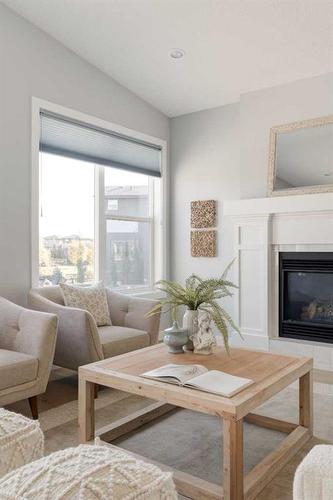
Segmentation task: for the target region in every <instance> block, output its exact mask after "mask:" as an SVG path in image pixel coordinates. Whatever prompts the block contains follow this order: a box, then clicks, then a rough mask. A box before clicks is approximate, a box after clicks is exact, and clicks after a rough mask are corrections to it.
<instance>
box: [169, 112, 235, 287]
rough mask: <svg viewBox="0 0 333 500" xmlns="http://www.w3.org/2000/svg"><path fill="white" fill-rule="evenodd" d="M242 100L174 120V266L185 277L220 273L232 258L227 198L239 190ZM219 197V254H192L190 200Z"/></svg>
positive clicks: (178, 275) (180, 277)
mask: <svg viewBox="0 0 333 500" xmlns="http://www.w3.org/2000/svg"><path fill="white" fill-rule="evenodd" d="M239 130H240V123H239V104H231V105H228V106H223V107H220V108H216V109H211V110H207V111H200V112H197V113H192V114H189V115H184V116H181V117H177V118H173V119H172V120H171V165H172V168H171V200H170V205H171V221H172V237H171V269H172V275H173V277H174V278H175V279H177V280H181V281H184V280H185V278H186V277H187V276H189V275H190V274H191V273H198V274H199V275H201V276H203V277H207V276H212V275H215V276H216V275H218V274H220V273H222V270H223V269H224V267H225V265H226V264H227V263H228V262H230V260H231V259H232V258H233V255H232V254H231V253H230V252H231V247H230V245H228V239H230V238H232V235H230V232H229V230H230V228H228V227H227V226H226V221H225V220H224V218H223V201H224V200H230V199H237V198H239V196H240V192H239V184H240V182H239ZM205 199H206V200H207V199H208V200H209V199H213V200H217V201H218V256H217V257H216V258H193V257H191V256H190V255H191V253H190V202H191V201H192V200H205Z"/></svg>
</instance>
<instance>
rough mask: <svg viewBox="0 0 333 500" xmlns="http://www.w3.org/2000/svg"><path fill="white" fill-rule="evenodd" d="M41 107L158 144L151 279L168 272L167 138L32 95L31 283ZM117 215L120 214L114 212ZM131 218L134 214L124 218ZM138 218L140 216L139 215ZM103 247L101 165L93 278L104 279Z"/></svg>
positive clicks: (35, 265)
mask: <svg viewBox="0 0 333 500" xmlns="http://www.w3.org/2000/svg"><path fill="white" fill-rule="evenodd" d="M41 111H49V112H51V113H56V114H60V115H62V116H64V117H66V118H68V119H73V120H78V121H82V122H84V123H87V124H90V125H93V126H95V127H100V128H103V129H106V130H109V131H110V132H114V133H118V134H122V135H124V136H127V137H132V138H133V139H137V140H141V141H144V142H148V143H151V144H154V145H156V146H159V147H160V148H161V171H162V177H161V179H159V182H157V181H155V180H153V179H152V181H151V182H152V188H153V193H154V194H153V197H152V199H153V201H152V203H153V207H150V214H151V213H153V218H152V224H151V233H152V234H151V245H152V249H151V274H150V275H151V281H152V283H154V282H155V281H158V280H159V279H162V278H166V277H167V276H168V262H167V255H168V252H167V240H168V238H167V234H168V217H167V209H166V200H167V195H168V186H169V181H168V169H167V142H166V141H165V140H163V139H160V138H157V137H153V136H150V135H147V134H143V133H141V132H138V131H136V130H132V129H129V128H127V127H123V126H121V125H118V124H115V123H112V122H108V121H105V120H102V119H100V118H96V117H94V116H91V115H87V114H85V113H81V112H79V111H76V110H73V109H69V108H66V107H64V106H60V105H58V104H54V103H51V102H49V101H45V100H43V99H39V98H36V97H33V98H32V113H31V114H32V123H31V232H30V233H31V285H32V287H38V286H39V214H40V210H39V208H40V191H39V140H40V130H41V120H40V113H41ZM115 218H116V219H120V216H115ZM126 219H127V220H129V219H130V220H134V217H130V218H126ZM137 219H138V220H139V219H140V220H141V219H142V218H140V217H138V218H137ZM105 251H106V215H105V197H104V167H98V166H96V167H95V262H94V264H95V278H96V280H104V272H105V269H106V267H105ZM117 290H120V291H123V292H125V293H133V294H139V293H143V294H149V293H151V292H152V291H154V288H153V286H150V287H142V288H139V287H135V288H133V289H130V288H125V289H123V290H121V289H119V288H117Z"/></svg>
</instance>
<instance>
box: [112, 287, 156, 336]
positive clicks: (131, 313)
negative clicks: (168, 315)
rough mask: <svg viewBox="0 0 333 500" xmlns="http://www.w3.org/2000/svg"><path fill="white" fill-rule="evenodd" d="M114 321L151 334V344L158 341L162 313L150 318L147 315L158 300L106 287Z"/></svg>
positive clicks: (118, 324) (116, 323) (115, 323)
mask: <svg viewBox="0 0 333 500" xmlns="http://www.w3.org/2000/svg"><path fill="white" fill-rule="evenodd" d="M106 292H107V297H108V303H109V309H110V314H111V319H112V323H113V324H114V325H116V326H127V327H128V328H135V329H137V330H143V331H145V332H147V333H148V334H149V337H150V345H153V344H156V342H157V341H158V333H159V326H160V314H155V315H154V316H151V317H150V318H147V317H146V315H147V314H148V313H149V312H150V311H151V309H152V308H153V307H154V306H155V305H156V304H158V301H157V300H152V299H143V298H141V297H133V296H131V295H125V294H122V293H117V292H114V291H113V290H110V289H106Z"/></svg>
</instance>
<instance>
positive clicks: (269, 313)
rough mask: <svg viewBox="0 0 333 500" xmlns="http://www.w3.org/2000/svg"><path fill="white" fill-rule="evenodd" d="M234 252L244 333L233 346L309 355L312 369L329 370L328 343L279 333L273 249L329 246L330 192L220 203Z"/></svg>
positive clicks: (331, 350)
mask: <svg viewBox="0 0 333 500" xmlns="http://www.w3.org/2000/svg"><path fill="white" fill-rule="evenodd" d="M223 213H224V216H225V217H226V219H225V220H226V223H227V224H228V225H229V224H231V225H232V227H233V234H234V241H233V246H234V248H233V252H234V254H235V255H236V256H237V261H236V263H235V269H234V273H235V274H234V279H235V281H236V283H239V290H238V292H237V294H235V300H234V318H235V320H236V322H237V323H238V325H240V329H241V332H242V335H243V337H244V341H242V340H241V339H240V338H239V336H236V335H235V336H233V337H232V343H233V344H234V345H240V346H248V347H251V348H254V349H264V350H269V351H273V352H276V353H281V354H294V355H304V356H311V357H313V358H314V364H315V368H318V369H321V370H328V371H332V372H333V344H324V343H318V342H309V341H305V340H304V341H302V340H293V339H286V338H283V339H282V338H279V336H278V286H279V280H278V272H279V269H278V265H279V263H278V254H279V252H281V251H283V252H293V251H295V252H296V251H298V252H302V251H313V252H315V251H318V252H326V251H327V252H332V251H333V193H321V194H307V195H299V196H288V197H287V196H285V197H278V198H258V199H252V200H238V201H229V202H225V203H224V205H223Z"/></svg>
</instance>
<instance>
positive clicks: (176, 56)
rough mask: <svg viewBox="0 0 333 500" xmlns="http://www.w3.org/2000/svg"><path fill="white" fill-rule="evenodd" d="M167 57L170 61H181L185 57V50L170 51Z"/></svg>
mask: <svg viewBox="0 0 333 500" xmlns="http://www.w3.org/2000/svg"><path fill="white" fill-rule="evenodd" d="M169 56H170V57H171V59H183V57H184V56H185V50H183V49H171V50H170V51H169Z"/></svg>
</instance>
